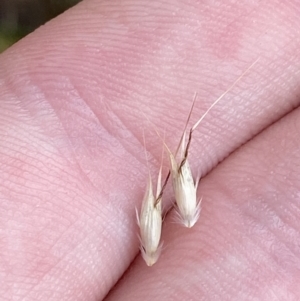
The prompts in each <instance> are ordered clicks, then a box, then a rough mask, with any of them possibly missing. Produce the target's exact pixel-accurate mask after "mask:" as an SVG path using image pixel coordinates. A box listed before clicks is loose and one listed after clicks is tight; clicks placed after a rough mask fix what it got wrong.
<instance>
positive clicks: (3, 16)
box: [0, 0, 81, 52]
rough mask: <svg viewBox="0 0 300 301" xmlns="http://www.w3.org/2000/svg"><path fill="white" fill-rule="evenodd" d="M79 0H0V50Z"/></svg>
mask: <svg viewBox="0 0 300 301" xmlns="http://www.w3.org/2000/svg"><path fill="white" fill-rule="evenodd" d="M80 1H81V0H0V52H2V51H4V50H5V49H6V48H7V47H9V46H10V45H12V44H13V43H15V42H16V41H18V40H19V39H21V38H22V37H24V36H25V35H27V34H28V33H30V32H31V31H33V30H34V29H36V28H37V27H39V26H40V25H42V24H44V23H45V22H47V21H49V20H50V19H52V18H54V17H56V16H57V15H59V14H61V13H62V12H64V11H65V10H66V9H68V8H70V7H71V6H73V5H75V4H76V3H78V2H80Z"/></svg>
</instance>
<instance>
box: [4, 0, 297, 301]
mask: <svg viewBox="0 0 300 301" xmlns="http://www.w3.org/2000/svg"><path fill="white" fill-rule="evenodd" d="M298 10H299V7H298V4H297V3H296V2H288V3H285V4H281V3H279V2H278V3H275V2H274V3H273V4H270V3H269V2H268V3H261V2H258V1H257V2H255V1H254V2H251V3H250V4H247V5H245V4H244V3H239V2H237V3H233V2H231V1H225V2H224V1H222V2H221V1H220V2H216V1H211V2H210V3H203V1H201V2H198V3H196V2H188V1H179V2H176V3H175V2H173V1H169V2H161V1H154V2H153V1H151V2H149V1H143V2H141V1H139V2H136V3H134V2H132V1H122V2H121V1H119V2H111V1H95V0H86V1H83V2H82V3H81V4H79V5H77V6H76V7H74V8H73V9H71V10H69V11H68V12H66V13H65V14H63V15H61V16H60V17H58V18H56V19H55V20H53V21H51V22H50V23H48V24H47V25H45V26H43V27H41V28H40V29H39V30H37V31H36V32H34V33H33V34H31V35H30V36H28V37H26V38H25V39H23V40H22V41H20V42H19V43H17V44H16V45H14V46H13V47H11V48H10V49H9V50H7V51H6V52H5V53H3V54H1V56H0V66H1V67H0V69H1V71H2V72H1V74H0V99H1V101H0V106H1V109H0V133H1V144H0V167H1V172H0V185H1V186H0V195H1V202H0V258H1V265H0V283H1V285H0V296H1V300H60V301H61V300H73V301H74V300H102V299H104V298H105V296H106V295H107V294H108V296H107V297H106V298H105V300H110V301H114V300H142V299H143V300H148V299H149V300H156V299H163V300H267V301H270V300H277V299H279V300H299V296H300V289H299V288H298V284H297V279H299V268H300V259H299V255H300V251H299V242H300V235H299V230H300V223H299V217H300V211H299V204H300V201H299V199H300V194H299V176H298V169H299V168H298V166H299V164H300V155H299V151H298V150H299V130H298V129H299V110H294V111H293V109H294V108H296V107H297V106H298V104H299V99H298V82H299V74H298V73H299V72H298V69H299V66H298V63H300V59H299V55H298V49H299V44H300V37H299V35H298V28H299V17H298ZM258 57H260V60H259V62H258V63H257V64H256V65H255V66H254V67H253V68H252V69H251V70H250V71H249V73H247V75H245V77H244V78H243V79H242V80H241V81H240V83H239V84H238V85H237V86H236V87H235V88H234V89H233V90H232V91H231V92H230V93H229V94H228V95H227V96H226V97H225V98H224V99H223V100H222V101H221V102H220V103H219V104H218V106H216V107H215V108H214V110H213V111H211V113H210V114H209V115H208V116H207V118H206V119H205V121H204V122H203V124H202V125H200V126H199V128H198V129H197V131H196V132H195V135H194V140H193V142H192V146H191V160H190V164H191V165H192V169H193V170H194V171H195V172H196V171H197V170H201V173H202V174H203V175H206V176H205V177H203V179H202V181H201V183H200V187H199V194H200V195H202V196H203V202H202V211H201V216H200V219H199V221H198V223H197V224H196V225H195V227H193V228H192V229H185V228H183V227H181V226H180V225H178V224H174V223H172V215H173V213H172V212H171V213H170V216H169V215H168V216H167V217H166V219H165V226H164V229H163V240H164V250H163V252H162V255H161V257H160V259H159V261H158V262H157V264H156V265H155V266H153V267H151V268H149V267H147V266H146V265H145V263H144V262H143V261H142V259H141V257H140V255H138V256H137V257H136V258H135V256H136V255H137V254H138V238H137V231H138V229H137V225H136V220H135V213H134V212H135V207H139V206H140V204H141V200H142V197H143V193H144V189H145V185H146V179H147V166H146V160H145V156H144V146H143V143H142V128H143V127H148V128H146V140H147V149H148V151H149V152H150V153H151V154H152V155H153V158H152V160H150V166H152V167H153V170H152V173H153V175H154V174H155V173H157V170H158V166H159V162H158V160H159V158H160V153H161V147H162V146H161V142H160V141H159V139H157V137H156V135H155V133H153V130H152V129H151V126H150V125H149V123H147V122H145V120H144V117H143V114H142V112H143V113H145V114H147V116H148V117H149V119H150V120H151V121H152V122H153V123H154V124H155V125H156V126H157V127H158V128H159V129H166V141H167V143H168V144H169V145H170V147H171V148H172V149H175V148H176V144H177V143H178V141H179V138H180V135H181V131H182V128H183V125H184V121H185V119H186V117H187V113H188V111H189V108H190V104H191V101H192V97H193V94H194V92H195V91H197V92H198V100H197V103H196V105H195V110H194V112H193V118H194V120H196V119H197V118H198V117H199V116H201V114H203V113H204V112H205V110H206V109H207V108H208V107H209V105H210V104H211V103H212V102H213V101H214V100H215V99H216V98H217V97H218V96H219V95H220V94H221V93H222V92H224V91H225V90H226V89H227V88H228V87H229V86H230V84H232V82H233V81H234V80H235V79H236V78H237V77H238V76H239V75H240V74H241V73H242V72H243V71H244V70H245V69H246V68H247V67H249V65H250V64H251V63H252V62H253V61H254V60H255V59H257V58H258ZM285 115H286V116H285ZM283 116H284V118H283V119H281V118H282V117H283ZM151 133H152V134H151ZM225 158H226V159H225ZM155 159H157V160H155ZM223 159H225V160H224V161H223V162H222V163H221V164H219V165H218V162H220V161H222V160H223ZM217 165H218V166H217ZM164 200H165V206H168V204H169V205H170V204H171V201H172V200H173V196H172V195H171V194H170V193H168V192H167V193H166V194H165V199H164ZM124 273H125V274H124ZM123 274H124V276H123V278H121V277H122V275H123ZM113 287H114V289H113V290H112V291H111V289H112V288H113Z"/></svg>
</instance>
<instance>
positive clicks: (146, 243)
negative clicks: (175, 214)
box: [137, 138, 166, 266]
mask: <svg viewBox="0 0 300 301" xmlns="http://www.w3.org/2000/svg"><path fill="white" fill-rule="evenodd" d="M144 139H145V138H144ZM144 145H145V142H144ZM147 162H148V159H147ZM147 165H148V164H147ZM148 169H149V166H148ZM161 174H162V163H161V166H160V169H159V173H158V179H157V188H156V194H155V195H154V193H153V184H152V179H151V175H150V171H149V178H148V183H147V188H146V192H145V195H144V199H143V203H142V208H141V212H140V215H139V214H138V213H137V220H138V224H139V227H140V243H141V246H140V249H141V254H142V257H143V259H144V260H145V262H146V264H147V265H148V266H152V265H153V264H155V263H156V262H157V260H158V258H159V256H160V253H161V248H162V243H161V242H160V239H161V230H162V192H163V190H162V187H161ZM165 184H166V183H165ZM164 186H165V185H164Z"/></svg>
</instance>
